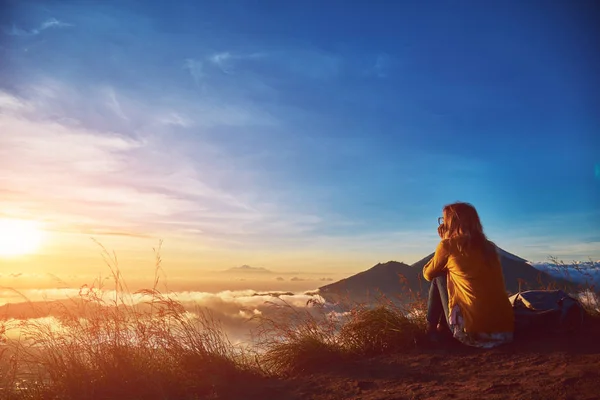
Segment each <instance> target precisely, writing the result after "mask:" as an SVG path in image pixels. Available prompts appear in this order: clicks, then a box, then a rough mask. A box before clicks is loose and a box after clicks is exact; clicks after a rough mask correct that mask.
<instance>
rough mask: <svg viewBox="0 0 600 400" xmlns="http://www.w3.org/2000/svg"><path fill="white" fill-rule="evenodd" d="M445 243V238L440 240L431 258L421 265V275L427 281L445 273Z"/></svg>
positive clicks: (446, 252)
mask: <svg viewBox="0 0 600 400" xmlns="http://www.w3.org/2000/svg"><path fill="white" fill-rule="evenodd" d="M447 244H448V241H447V240H442V241H440V243H439V244H438V245H437V248H436V249H435V254H434V255H433V258H432V259H431V260H429V262H428V263H427V264H425V266H424V267H423V277H425V279H426V280H427V281H431V280H432V279H433V278H436V277H438V276H440V275H443V274H445V273H446V264H447V262H448V250H447Z"/></svg>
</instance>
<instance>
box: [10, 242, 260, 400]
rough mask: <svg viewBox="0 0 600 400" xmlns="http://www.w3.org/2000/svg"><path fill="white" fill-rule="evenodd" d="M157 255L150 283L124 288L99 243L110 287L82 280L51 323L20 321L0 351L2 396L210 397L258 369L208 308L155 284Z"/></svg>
mask: <svg viewBox="0 0 600 400" xmlns="http://www.w3.org/2000/svg"><path fill="white" fill-rule="evenodd" d="M158 254H159V253H158V252H157V259H156V268H155V282H154V287H153V288H152V289H147V290H143V291H140V292H136V293H130V292H129V291H128V290H127V287H126V285H125V283H124V282H123V280H122V277H121V275H120V272H119V268H118V262H117V259H116V257H114V255H113V256H110V255H109V253H108V252H107V251H106V250H105V249H103V255H104V256H105V259H106V261H107V265H108V266H109V268H110V271H111V277H112V282H113V283H114V288H113V290H112V291H107V290H105V289H106V288H105V287H103V286H102V282H101V281H100V282H96V283H95V285H91V286H84V287H82V288H81V290H80V293H79V296H78V298H76V299H72V304H69V305H68V306H65V305H64V304H61V305H59V306H58V307H60V309H59V310H56V313H57V315H58V316H59V317H58V318H57V320H56V321H53V320H49V319H41V320H40V319H33V320H24V321H22V322H20V323H19V324H18V326H17V327H16V328H18V329H19V330H20V332H21V337H20V340H18V341H15V342H12V343H10V344H9V347H4V348H3V349H2V351H1V352H0V356H3V358H2V359H1V360H0V361H1V362H2V364H0V365H2V367H3V368H2V370H1V372H0V379H2V382H0V384H2V392H1V396H2V398H4V399H82V398H85V399H90V400H93V399H199V398H213V397H217V396H221V397H223V396H225V395H227V393H229V392H230V391H231V388H232V386H231V384H230V383H231V381H232V380H235V379H239V378H245V377H250V376H253V375H257V373H256V372H255V371H253V370H252V369H251V368H250V367H249V366H248V364H247V363H246V362H245V360H246V358H245V357H243V354H242V353H241V352H240V351H238V350H237V349H236V348H235V347H234V346H233V345H232V344H231V343H230V342H229V340H228V339H227V336H226V335H225V334H224V333H223V330H222V329H221V327H220V325H219V323H218V321H215V320H214V319H213V318H212V316H211V314H210V312H208V311H206V310H201V309H198V310H196V311H195V312H194V313H190V312H188V311H186V310H185V309H184V308H183V306H182V305H181V304H180V303H178V302H177V301H175V300H173V299H171V298H170V297H169V296H168V294H163V293H161V292H160V291H159V290H158V283H159V282H158V276H159V271H160V256H159V255H158ZM107 293H109V294H110V297H109V295H107ZM9 353H10V355H8V354H9ZM6 356H8V358H7V357H6Z"/></svg>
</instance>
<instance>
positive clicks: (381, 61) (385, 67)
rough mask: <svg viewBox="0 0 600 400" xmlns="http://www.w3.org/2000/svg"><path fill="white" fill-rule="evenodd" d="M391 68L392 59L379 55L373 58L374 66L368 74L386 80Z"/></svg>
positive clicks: (386, 55)
mask: <svg viewBox="0 0 600 400" xmlns="http://www.w3.org/2000/svg"><path fill="white" fill-rule="evenodd" d="M391 66H392V58H391V57H390V55H388V54H385V53H381V54H378V55H377V57H376V58H375V64H374V65H373V67H372V69H371V70H370V71H369V72H370V73H371V74H373V75H375V76H376V77H378V78H387V77H388V76H389V74H390V70H391Z"/></svg>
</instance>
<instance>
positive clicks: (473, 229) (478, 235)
mask: <svg viewBox="0 0 600 400" xmlns="http://www.w3.org/2000/svg"><path fill="white" fill-rule="evenodd" d="M443 212H444V230H445V236H446V238H449V239H451V238H455V239H456V240H457V247H458V250H459V251H460V252H461V253H463V254H464V253H465V252H467V251H472V250H476V249H481V250H482V251H483V252H484V255H485V258H486V259H490V258H491V257H497V253H496V245H495V244H494V243H493V242H491V241H490V240H488V238H487V236H486V235H485V233H484V232H483V226H482V225H481V220H480V219H479V214H478V213H477V210H476V209H475V207H473V205H472V204H469V203H464V202H457V203H452V204H447V205H446V206H444V209H443Z"/></svg>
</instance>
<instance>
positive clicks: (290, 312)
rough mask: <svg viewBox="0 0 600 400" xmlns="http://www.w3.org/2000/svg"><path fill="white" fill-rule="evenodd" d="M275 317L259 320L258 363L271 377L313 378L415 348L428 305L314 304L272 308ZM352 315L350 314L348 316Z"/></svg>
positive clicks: (275, 305)
mask: <svg viewBox="0 0 600 400" xmlns="http://www.w3.org/2000/svg"><path fill="white" fill-rule="evenodd" d="M271 305H272V306H273V307H276V308H277V309H278V311H279V312H278V313H275V315H276V317H270V318H265V317H262V316H258V317H255V318H257V319H259V328H258V329H257V335H256V343H257V345H258V348H259V352H258V356H257V359H258V362H259V364H260V365H261V366H262V368H264V370H265V371H266V372H267V373H269V374H276V375H284V376H287V375H296V374H301V373H313V372H317V371H319V370H322V369H324V368H328V369H329V368H331V367H332V366H333V365H335V364H336V363H343V362H345V361H348V360H354V359H357V358H361V357H369V356H374V355H377V354H383V353H393V352H402V351H406V350H408V349H411V348H413V347H414V346H415V340H416V339H417V337H418V336H419V335H421V334H422V332H423V331H424V322H425V321H424V317H423V316H424V312H415V310H417V311H419V310H420V311H424V310H423V305H424V304H423V302H412V303H410V306H406V307H399V306H398V305H396V304H395V303H392V302H390V301H386V300H385V299H384V298H380V299H379V301H378V304H377V305H376V306H375V307H368V306H366V305H363V304H353V305H350V306H349V305H345V306H342V307H339V308H329V307H328V306H327V305H326V304H325V303H323V302H320V301H315V300H312V301H310V302H309V304H307V306H310V307H303V308H298V307H294V306H292V305H290V304H288V303H286V302H284V301H280V302H277V303H275V302H273V303H271ZM343 310H349V311H343Z"/></svg>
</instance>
